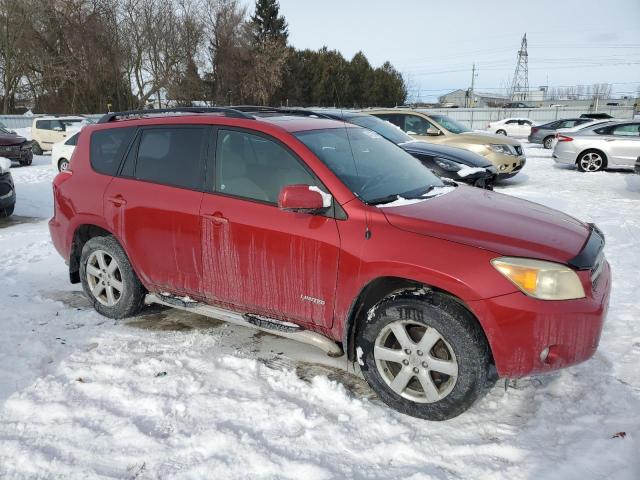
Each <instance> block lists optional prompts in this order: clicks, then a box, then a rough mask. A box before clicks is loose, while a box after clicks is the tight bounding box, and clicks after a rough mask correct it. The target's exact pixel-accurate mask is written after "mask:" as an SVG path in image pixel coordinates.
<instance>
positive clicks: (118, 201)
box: [107, 195, 127, 207]
mask: <svg viewBox="0 0 640 480" xmlns="http://www.w3.org/2000/svg"><path fill="white" fill-rule="evenodd" d="M107 200H108V201H109V202H111V203H112V204H113V205H114V206H116V207H122V206H123V205H126V204H127V201H126V200H125V199H124V197H123V196H122V195H116V196H115V197H109V198H107Z"/></svg>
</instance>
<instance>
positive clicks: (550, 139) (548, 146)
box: [542, 136, 555, 150]
mask: <svg viewBox="0 0 640 480" xmlns="http://www.w3.org/2000/svg"><path fill="white" fill-rule="evenodd" d="M554 138H555V137H553V136H549V137H546V138H545V139H544V140H543V141H542V145H544V148H546V149H547V150H550V149H551V147H553V139H554Z"/></svg>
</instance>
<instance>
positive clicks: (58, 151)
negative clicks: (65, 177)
mask: <svg viewBox="0 0 640 480" xmlns="http://www.w3.org/2000/svg"><path fill="white" fill-rule="evenodd" d="M79 134H80V132H76V133H74V134H73V135H71V136H70V137H68V138H65V139H64V140H62V141H61V142H58V143H54V144H53V146H52V147H51V165H53V166H54V167H55V168H57V169H58V171H59V172H64V171H65V170H67V169H68V168H69V161H70V160H71V155H72V154H73V151H74V150H75V149H76V144H77V143H78V135H79Z"/></svg>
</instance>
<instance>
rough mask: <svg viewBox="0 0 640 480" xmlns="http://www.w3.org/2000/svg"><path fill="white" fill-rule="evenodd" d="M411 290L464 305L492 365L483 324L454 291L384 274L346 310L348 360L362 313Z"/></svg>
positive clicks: (353, 354) (353, 357)
mask: <svg viewBox="0 0 640 480" xmlns="http://www.w3.org/2000/svg"><path fill="white" fill-rule="evenodd" d="M403 291H404V292H411V294H413V295H422V294H424V293H426V291H432V292H437V293H439V294H442V295H445V296H446V297H448V298H449V299H450V300H452V301H454V302H456V303H457V304H458V305H460V306H461V307H463V308H464V309H465V310H466V311H467V312H468V313H469V315H470V317H471V318H473V319H474V320H475V321H476V322H477V325H478V327H479V328H480V330H481V331H482V334H483V335H484V339H485V341H486V342H487V346H488V348H489V354H490V357H491V363H492V364H495V362H494V360H493V352H492V349H491V343H490V342H489V339H488V338H487V334H486V332H485V330H484V327H483V326H482V323H481V322H480V321H479V320H478V318H477V317H476V315H475V314H474V313H473V311H472V310H471V309H470V308H469V307H468V306H467V304H466V303H465V302H464V301H463V300H462V299H461V298H460V297H458V296H456V295H454V294H453V293H451V292H449V291H447V290H444V289H442V288H439V287H437V286H434V285H428V284H425V283H423V282H420V281H417V280H412V279H408V278H402V277H394V276H384V277H378V278H375V279H373V280H371V281H370V282H369V283H367V284H366V285H365V286H364V287H362V289H361V290H360V292H359V294H358V296H357V297H356V298H355V299H354V301H353V302H352V304H351V307H350V309H349V313H348V315H347V318H346V322H345V327H344V331H343V338H342V348H343V351H344V352H345V353H346V355H347V358H348V359H349V360H350V361H352V362H353V361H355V360H356V351H355V338H356V333H357V330H358V327H359V325H361V323H362V322H363V321H364V320H365V315H366V314H367V312H368V311H369V310H370V309H371V307H373V306H374V305H376V304H378V303H380V302H381V301H382V300H384V299H385V298H388V297H390V296H391V295H393V294H398V293H401V292H403Z"/></svg>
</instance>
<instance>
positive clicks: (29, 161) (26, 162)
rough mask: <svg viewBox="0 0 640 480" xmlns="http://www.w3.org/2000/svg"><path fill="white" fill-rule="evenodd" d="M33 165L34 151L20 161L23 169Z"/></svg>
mask: <svg viewBox="0 0 640 480" xmlns="http://www.w3.org/2000/svg"><path fill="white" fill-rule="evenodd" d="M32 163H33V152H32V151H30V152H29V153H27V156H26V157H25V158H23V159H22V160H20V165H21V166H23V167H28V166H29V165H31V164H32Z"/></svg>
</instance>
